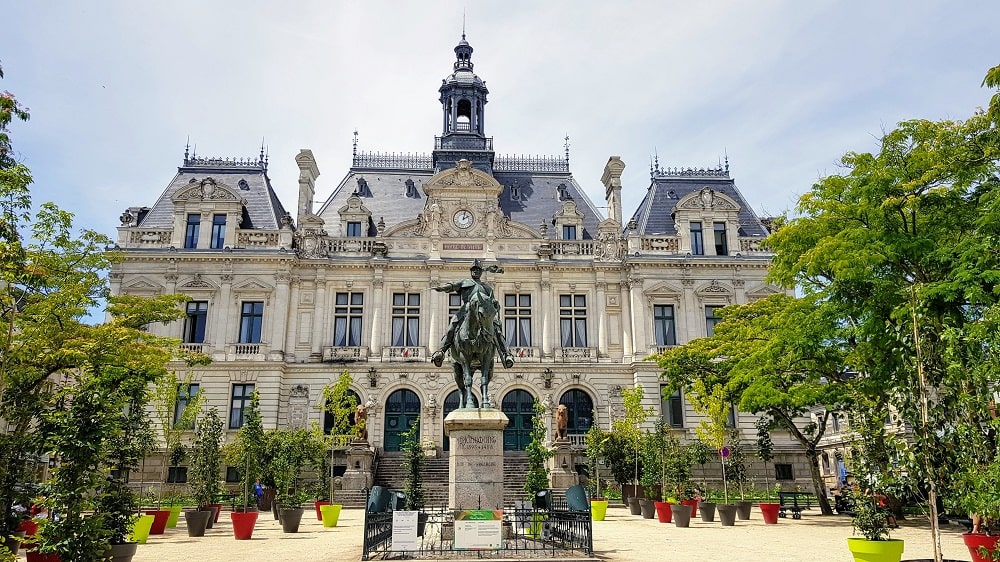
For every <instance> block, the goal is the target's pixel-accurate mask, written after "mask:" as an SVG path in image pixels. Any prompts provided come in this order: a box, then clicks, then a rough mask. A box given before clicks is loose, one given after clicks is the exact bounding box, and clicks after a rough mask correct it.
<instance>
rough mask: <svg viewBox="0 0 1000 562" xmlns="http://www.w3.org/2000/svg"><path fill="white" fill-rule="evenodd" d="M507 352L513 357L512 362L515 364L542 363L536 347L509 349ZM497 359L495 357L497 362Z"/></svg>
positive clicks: (539, 351)
mask: <svg viewBox="0 0 1000 562" xmlns="http://www.w3.org/2000/svg"><path fill="white" fill-rule="evenodd" d="M508 351H510V354H511V355H513V356H514V361H515V362H517V363H540V362H541V361H542V352H541V350H540V349H538V348H537V347H510V348H508ZM499 359H500V358H499V357H497V360H499Z"/></svg>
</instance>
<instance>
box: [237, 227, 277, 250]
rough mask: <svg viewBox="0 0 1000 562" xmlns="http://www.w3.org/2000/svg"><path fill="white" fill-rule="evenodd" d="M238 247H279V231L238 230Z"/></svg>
mask: <svg viewBox="0 0 1000 562" xmlns="http://www.w3.org/2000/svg"><path fill="white" fill-rule="evenodd" d="M236 247H237V248H245V249H278V247H279V242H278V231H277V230H237V231H236Z"/></svg>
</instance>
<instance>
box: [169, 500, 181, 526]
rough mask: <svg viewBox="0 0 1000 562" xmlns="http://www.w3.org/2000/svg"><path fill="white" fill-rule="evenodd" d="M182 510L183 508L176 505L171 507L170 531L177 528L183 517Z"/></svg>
mask: <svg viewBox="0 0 1000 562" xmlns="http://www.w3.org/2000/svg"><path fill="white" fill-rule="evenodd" d="M181 509H183V506H179V505H175V506H171V507H170V517H167V528H168V529H173V528H175V527H177V520H178V519H180V517H181Z"/></svg>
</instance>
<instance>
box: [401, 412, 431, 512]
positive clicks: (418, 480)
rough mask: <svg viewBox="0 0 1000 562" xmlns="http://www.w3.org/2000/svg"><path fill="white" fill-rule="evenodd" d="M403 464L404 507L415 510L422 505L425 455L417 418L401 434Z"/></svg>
mask: <svg viewBox="0 0 1000 562" xmlns="http://www.w3.org/2000/svg"><path fill="white" fill-rule="evenodd" d="M402 445H403V447H402V449H403V466H404V467H405V468H406V485H405V486H404V487H403V493H405V494H406V509H408V510H410V511H416V510H419V509H422V508H423V507H424V486H423V481H424V464H425V463H426V457H425V456H424V449H423V447H421V445H420V420H419V419H417V421H416V422H414V424H413V425H411V426H410V429H408V430H406V433H404V434H403V444H402Z"/></svg>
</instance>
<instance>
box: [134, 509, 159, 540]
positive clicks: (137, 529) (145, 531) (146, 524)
mask: <svg viewBox="0 0 1000 562" xmlns="http://www.w3.org/2000/svg"><path fill="white" fill-rule="evenodd" d="M153 519H156V518H155V517H153V516H152V515H140V516H139V517H137V518H136V520H135V525H133V526H132V541H133V542H137V543H139V544H146V539H148V538H149V530H150V529H152V527H153Z"/></svg>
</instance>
